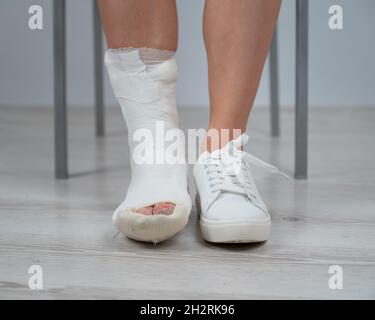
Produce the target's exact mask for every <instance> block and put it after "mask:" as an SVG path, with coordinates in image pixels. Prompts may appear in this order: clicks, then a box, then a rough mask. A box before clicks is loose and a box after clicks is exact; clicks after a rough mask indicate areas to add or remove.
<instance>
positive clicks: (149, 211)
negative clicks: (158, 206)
mask: <svg viewBox="0 0 375 320" xmlns="http://www.w3.org/2000/svg"><path fill="white" fill-rule="evenodd" d="M153 211H154V207H152V206H151V207H144V208H141V209H138V210H137V212H138V213H141V214H144V215H146V216H151V215H152V213H153Z"/></svg>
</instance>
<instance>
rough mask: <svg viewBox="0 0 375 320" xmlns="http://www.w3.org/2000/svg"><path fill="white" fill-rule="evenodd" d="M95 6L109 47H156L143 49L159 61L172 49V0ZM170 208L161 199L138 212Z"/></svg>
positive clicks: (102, 1) (101, 1)
mask: <svg viewBox="0 0 375 320" xmlns="http://www.w3.org/2000/svg"><path fill="white" fill-rule="evenodd" d="M98 5H99V10H100V15H101V20H102V25H103V29H104V33H105V35H106V40H107V45H108V47H109V48H111V49H118V48H152V49H160V52H158V50H153V51H152V52H151V56H150V51H146V53H147V55H146V59H148V60H149V61H154V60H162V59H163V57H164V56H165V50H168V51H170V52H172V53H173V52H174V51H176V49H177V40H178V29H177V28H178V21H177V20H178V19H177V11H176V1H175V0H158V1H150V0H98ZM141 54H142V52H141ZM146 107H147V106H146ZM125 108H126V106H125ZM128 125H129V124H128ZM173 209H174V204H172V203H167V202H165V203H163V202H162V203H156V204H155V205H154V206H148V207H145V208H142V209H139V210H138V212H139V213H142V214H145V215H152V214H167V215H168V214H171V213H172V212H173Z"/></svg>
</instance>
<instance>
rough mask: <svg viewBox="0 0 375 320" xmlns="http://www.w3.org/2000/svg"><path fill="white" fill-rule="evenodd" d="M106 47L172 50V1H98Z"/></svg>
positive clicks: (175, 36) (174, 26) (174, 24)
mask: <svg viewBox="0 0 375 320" xmlns="http://www.w3.org/2000/svg"><path fill="white" fill-rule="evenodd" d="M98 4H99V10H100V15H101V19H102V24H103V28H104V32H105V35H106V39H107V43H108V47H109V48H123V47H134V48H143V47H146V48H154V49H162V50H171V51H176V49H177V39H178V29H177V28H178V26H177V24H178V22H177V8H176V1H175V0H158V1H150V0H98Z"/></svg>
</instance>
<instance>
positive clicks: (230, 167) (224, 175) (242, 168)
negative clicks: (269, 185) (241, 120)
mask: <svg viewBox="0 0 375 320" xmlns="http://www.w3.org/2000/svg"><path fill="white" fill-rule="evenodd" d="M248 139H249V137H248V136H247V135H246V134H242V135H241V136H239V137H238V138H237V139H235V140H232V141H231V142H229V143H228V144H227V146H226V147H225V148H223V149H221V150H218V151H216V152H214V153H212V154H211V156H210V158H209V161H208V163H206V164H205V166H204V168H205V169H206V172H207V175H208V177H209V178H208V179H209V186H210V189H211V192H213V193H215V192H218V191H220V192H230V193H237V194H242V195H246V196H248V197H253V198H256V192H255V190H256V189H255V185H254V181H253V179H252V178H251V171H250V167H251V166H254V167H257V168H259V169H261V170H264V171H266V172H270V173H276V174H280V175H282V176H284V177H286V178H288V179H289V178H290V177H289V176H288V175H286V174H284V173H283V172H281V171H280V170H279V169H278V168H277V167H275V166H273V165H271V164H269V163H267V162H265V161H263V160H261V159H259V158H257V157H255V156H253V155H251V154H249V153H246V152H241V151H240V150H239V148H241V147H242V146H244V145H245V144H246V143H247V142H248Z"/></svg>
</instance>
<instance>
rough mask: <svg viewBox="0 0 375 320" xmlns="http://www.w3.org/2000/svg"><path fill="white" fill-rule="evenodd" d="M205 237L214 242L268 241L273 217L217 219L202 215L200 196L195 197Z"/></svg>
mask: <svg viewBox="0 0 375 320" xmlns="http://www.w3.org/2000/svg"><path fill="white" fill-rule="evenodd" d="M195 203H196V206H197V211H198V215H199V217H200V228H201V233H202V236H203V239H204V240H206V241H208V242H213V243H255V242H264V241H267V239H268V237H269V235H270V232H271V219H269V218H268V220H266V221H251V220H238V221H233V220H229V221H215V220H209V219H206V218H204V217H202V215H201V207H200V201H199V196H198V194H197V196H196V198H195Z"/></svg>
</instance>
